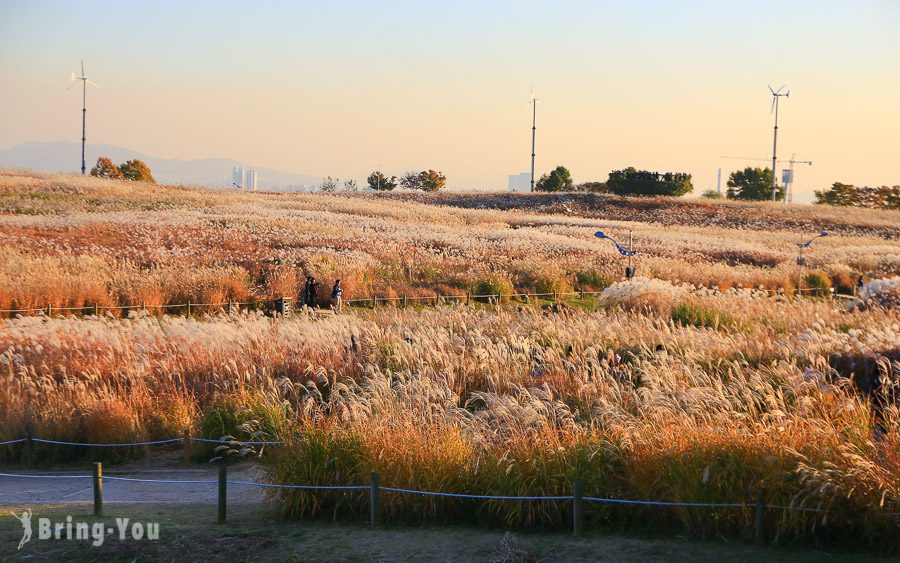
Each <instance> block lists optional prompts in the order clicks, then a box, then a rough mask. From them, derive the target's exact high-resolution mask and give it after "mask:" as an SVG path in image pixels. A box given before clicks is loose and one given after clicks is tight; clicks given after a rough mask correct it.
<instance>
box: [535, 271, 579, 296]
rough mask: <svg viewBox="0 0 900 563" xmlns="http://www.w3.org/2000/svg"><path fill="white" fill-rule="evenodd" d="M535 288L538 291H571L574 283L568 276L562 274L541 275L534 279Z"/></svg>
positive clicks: (558, 292) (556, 292)
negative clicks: (570, 281)
mask: <svg viewBox="0 0 900 563" xmlns="http://www.w3.org/2000/svg"><path fill="white" fill-rule="evenodd" d="M534 289H535V291H536V292H537V293H554V294H560V293H570V292H571V291H572V284H570V283H569V280H568V279H567V278H566V276H564V275H561V274H556V275H544V276H539V277H538V278H537V279H536V280H534Z"/></svg>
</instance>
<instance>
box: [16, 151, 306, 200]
mask: <svg viewBox="0 0 900 563" xmlns="http://www.w3.org/2000/svg"><path fill="white" fill-rule="evenodd" d="M100 156H108V157H109V158H111V159H112V160H113V162H115V163H117V164H118V163H122V162H124V161H126V160H130V159H133V158H137V159H140V160H143V161H144V162H146V163H147V165H148V166H150V170H152V171H153V176H154V177H155V178H156V180H157V181H158V182H160V183H165V184H196V185H201V186H231V174H232V171H233V169H234V167H235V166H244V167H245V168H254V169H255V170H256V171H257V187H258V189H267V190H290V189H298V188H299V187H300V186H316V185H319V184H320V183H321V182H322V178H319V177H316V176H306V175H304V174H290V173H288V172H282V171H280V170H273V169H271V168H262V167H256V166H252V165H249V164H247V163H243V162H240V161H238V160H234V159H231V158H199V159H195V160H178V159H175V158H157V157H155V156H149V155H146V154H143V153H140V152H138V151H133V150H131V149H126V148H122V147H116V146H113V145H91V144H88V145H87V147H86V149H85V159H86V162H87V167H88V171H90V169H91V168H92V167H93V166H94V164H95V163H96V162H97V158H98V157H100ZM0 166H2V167H6V168H30V169H32V170H44V171H47V172H78V171H80V170H81V144H80V143H73V142H69V141H54V142H48V143H22V144H21V145H16V146H14V147H10V148H8V149H5V150H0Z"/></svg>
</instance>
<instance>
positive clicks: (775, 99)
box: [769, 94, 778, 114]
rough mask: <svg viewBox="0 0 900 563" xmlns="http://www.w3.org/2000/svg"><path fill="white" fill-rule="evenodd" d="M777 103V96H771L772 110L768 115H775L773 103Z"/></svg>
mask: <svg viewBox="0 0 900 563" xmlns="http://www.w3.org/2000/svg"><path fill="white" fill-rule="evenodd" d="M777 101H778V94H775V95H774V96H772V109H770V110H769V113H770V114H771V113H775V103H776V102H777Z"/></svg>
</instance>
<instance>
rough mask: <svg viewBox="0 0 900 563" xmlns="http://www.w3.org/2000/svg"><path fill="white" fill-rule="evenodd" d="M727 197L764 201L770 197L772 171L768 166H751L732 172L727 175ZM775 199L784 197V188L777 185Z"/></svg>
mask: <svg viewBox="0 0 900 563" xmlns="http://www.w3.org/2000/svg"><path fill="white" fill-rule="evenodd" d="M727 185H728V191H727V192H726V196H727V197H728V199H744V200H751V201H753V200H755V201H765V200H769V199H772V171H771V170H769V169H768V168H751V167H749V166H748V167H747V168H744V169H743V170H737V171H735V172H732V173H731V175H730V176H729V177H728V184H727ZM775 197H776V199H781V198H783V197H784V188H783V187H782V186H778V187H777V188H776V192H775Z"/></svg>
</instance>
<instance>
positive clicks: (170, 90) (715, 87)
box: [0, 0, 900, 193]
mask: <svg viewBox="0 0 900 563" xmlns="http://www.w3.org/2000/svg"><path fill="white" fill-rule="evenodd" d="M898 30H900V2H898V1H896V0H880V1H879V0H856V1H850V0H847V1H836V0H833V1H828V0H816V1H791V0H780V1H770V0H756V1H730V2H725V1H722V0H715V1H713V0H710V1H681V2H662V1H657V2H651V1H631V2H624V1H617V2H612V1H587V0H585V1H577V2H576V1H563V0H556V1H546V2H533V1H524V0H518V1H508V2H507V1H494V0H481V1H459V0H457V1H453V2H430V1H426V0H418V1H381V2H374V1H373V2H362V1H357V2H342V1H333V2H322V1H317V2H299V1H298V2H228V1H215V2H212V1H210V2H200V1H196V2H185V1H181V2H176V1H171V2H170V1H161V0H155V1H153V2H111V1H81V2H68V1H41V0H28V1H25V0H0V77H2V78H0V81H2V85H3V87H2V88H0V148H7V147H9V146H12V145H15V144H18V143H20V142H24V141H50V140H63V139H67V140H72V141H77V140H79V139H80V136H81V131H80V128H81V123H80V120H81V116H80V105H81V99H80V98H81V96H80V94H79V93H76V90H75V89H73V90H72V91H67V90H66V88H67V87H68V79H69V73H70V72H71V71H73V70H76V69H77V66H78V63H79V59H81V58H84V59H85V65H86V70H87V74H88V77H90V78H91V79H93V80H95V81H96V82H98V83H100V84H101V86H102V88H101V89H99V90H91V91H89V99H88V141H89V142H95V143H110V144H115V145H121V146H125V147H129V148H132V149H135V150H139V151H142V152H145V153H148V154H152V155H154V156H162V157H177V158H184V159H188V158H200V157H233V158H237V159H240V160H242V161H245V162H248V163H252V164H255V165H260V166H271V167H275V168H279V169H282V170H285V171H289V172H297V173H307V174H313V175H323V176H324V175H331V176H338V177H340V178H348V177H354V178H357V179H359V180H362V179H363V178H364V177H365V176H366V175H367V174H368V173H369V172H370V171H371V170H373V169H375V168H376V167H378V166H381V168H382V169H384V170H385V171H387V172H389V173H393V174H400V173H402V172H403V171H405V170H409V169H416V170H418V169H423V168H436V169H439V170H443V171H444V172H445V173H446V174H447V176H448V177H449V184H450V185H451V186H453V187H458V188H473V187H478V188H485V187H494V188H502V189H505V188H506V185H507V175H508V174H510V173H514V172H521V171H526V170H528V169H529V162H530V152H531V150H530V142H531V131H530V128H531V114H530V110H529V107H528V97H529V87H530V85H532V84H533V85H534V91H535V95H536V96H537V97H538V98H539V102H538V130H537V171H538V174H540V173H541V172H546V171H548V170H549V169H550V168H552V167H553V166H555V165H557V164H564V165H566V166H567V167H568V168H569V169H570V170H571V171H572V174H573V176H574V178H575V181H576V182H581V181H587V180H605V179H606V176H607V174H608V172H609V171H610V170H611V169H614V168H623V167H626V166H629V165H632V166H635V167H638V168H647V169H651V170H659V171H664V170H678V171H687V172H691V173H693V175H694V185H695V193H699V192H700V191H702V190H703V189H706V188H709V187H714V186H715V177H716V169H717V168H718V167H720V166H721V167H722V168H723V175H727V173H728V172H729V171H731V170H734V169H736V168H738V167H740V166H742V165H743V164H745V163H743V162H740V161H735V160H722V159H720V158H719V157H720V156H722V155H737V156H748V157H760V158H766V157H769V158H770V157H771V150H772V117H771V115H770V114H769V108H770V102H771V96H770V95H769V92H768V90H767V89H766V84H767V83H768V84H772V85H774V86H776V87H777V86H780V85H781V84H787V87H788V88H789V89H790V90H791V97H790V98H789V99H787V100H786V101H784V103H783V104H782V112H781V120H780V124H779V125H780V134H779V147H780V148H779V155H780V156H781V157H784V158H785V159H787V158H789V157H790V156H791V154H792V153H796V154H797V155H798V156H799V157H803V158H806V159H810V160H812V161H813V162H814V165H813V166H812V167H804V168H803V169H798V172H797V188H798V189H799V190H801V191H811V190H812V189H813V188H820V187H823V186H827V185H829V184H830V183H831V182H833V181H843V182H848V183H855V184H870V185H876V184H878V185H880V184H891V185H893V184H900V31H898ZM76 160H77V159H76ZM79 164H80V163H79V162H77V161H76V162H73V170H74V169H76V168H77V167H78V166H79ZM759 164H760V165H764V164H765V163H759ZM723 184H724V180H723Z"/></svg>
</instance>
